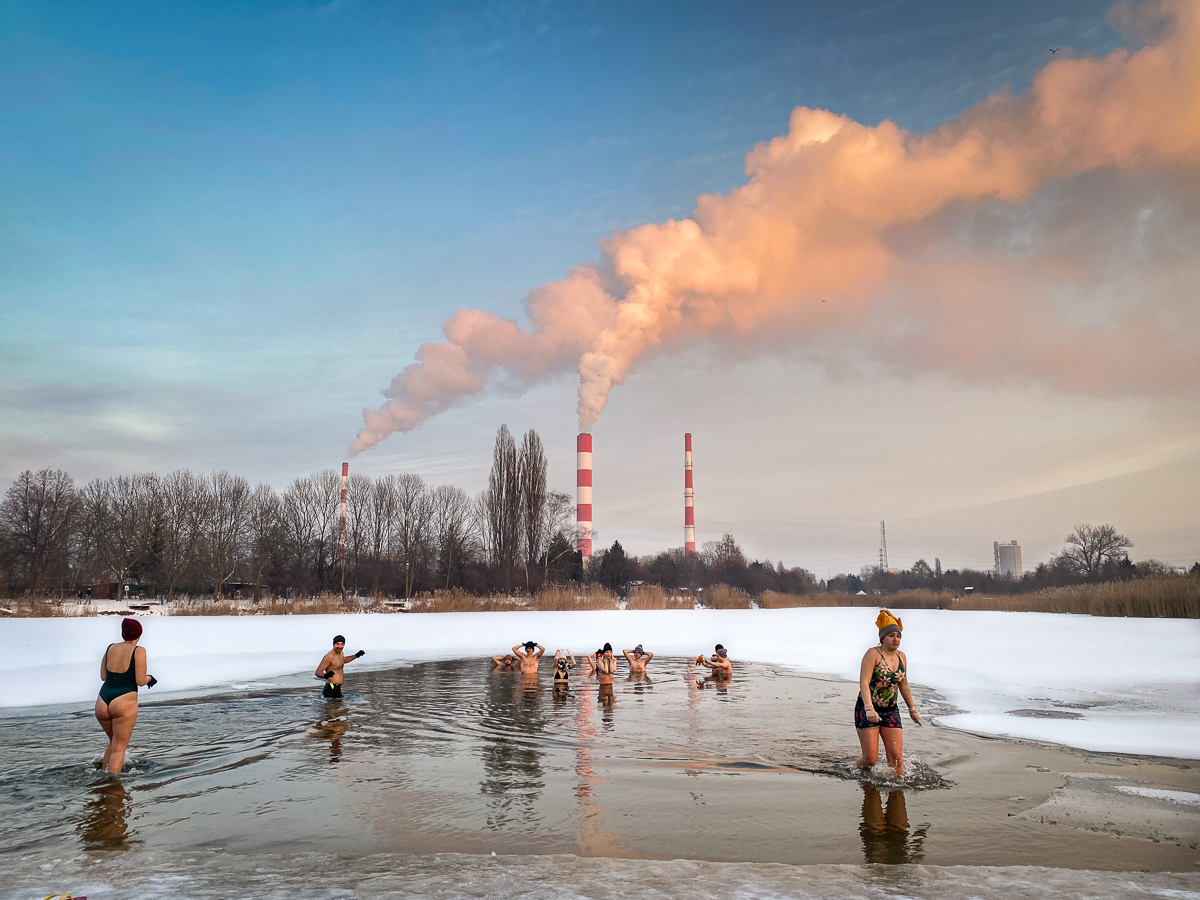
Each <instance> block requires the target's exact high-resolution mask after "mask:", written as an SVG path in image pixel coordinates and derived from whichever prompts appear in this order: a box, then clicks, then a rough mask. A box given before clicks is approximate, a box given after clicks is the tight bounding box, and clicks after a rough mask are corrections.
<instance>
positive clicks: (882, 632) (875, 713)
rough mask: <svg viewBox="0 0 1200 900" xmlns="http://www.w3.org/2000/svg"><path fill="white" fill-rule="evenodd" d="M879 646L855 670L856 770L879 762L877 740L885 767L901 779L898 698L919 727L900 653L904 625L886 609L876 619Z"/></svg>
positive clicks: (902, 737) (901, 746)
mask: <svg viewBox="0 0 1200 900" xmlns="http://www.w3.org/2000/svg"><path fill="white" fill-rule="evenodd" d="M875 627H876V628H878V629H879V646H878V647H872V648H871V649H870V650H868V651H867V652H866V653H865V654H863V659H862V665H861V666H860V667H859V671H858V689H859V693H858V702H857V703H855V704H854V727H855V728H856V729H857V731H858V741H859V744H861V746H862V756H861V757H860V758H859V760H858V768H859V771H861V772H866V771H867V770H869V769H870V768H871V767H872V766H874V765H875V761H876V760H878V759H879V739H880V738H882V739H883V749H884V752H885V753H886V754H887V761H888V765H889V766H891V767H892V769H893V770H894V771H895V772H896V775H897V776H898V777H900V778H903V777H904V732H903V731H902V730H901V729H902V728H903V723H902V722H901V721H900V708H899V703H898V702H897V700H898V698H899V697H903V698H904V703H905V704H906V705H907V706H908V714H909V716H910V717H911V718H912V720H913V721H914V722H916V723H917V724H918V725H921V724H922V722H921V714H920V713H919V712H917V707H916V704H915V703H914V702H913V697H912V691H911V690H909V687H908V659H907V657H905V655H904V654H903V653H902V652H900V633H901V632H902V631H903V630H904V624H903V623H902V622H901V621H900V619H899V618H897V617H896V616H894V615H892V614H891V612H890V611H889V610H886V609H881V610H880V611H879V617H878V618H877V619H876V620H875Z"/></svg>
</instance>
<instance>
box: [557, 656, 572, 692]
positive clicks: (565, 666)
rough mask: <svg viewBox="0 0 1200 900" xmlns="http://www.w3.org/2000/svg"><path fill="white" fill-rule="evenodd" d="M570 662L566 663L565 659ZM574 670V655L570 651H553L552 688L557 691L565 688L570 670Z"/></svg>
mask: <svg viewBox="0 0 1200 900" xmlns="http://www.w3.org/2000/svg"><path fill="white" fill-rule="evenodd" d="M568 658H569V659H570V662H567V659H568ZM573 668H575V654H574V653H572V652H571V651H570V650H555V651H554V686H555V687H556V688H558V689H559V690H563V689H565V688H566V686H567V685H568V683H569V681H570V677H571V670H572V669H573Z"/></svg>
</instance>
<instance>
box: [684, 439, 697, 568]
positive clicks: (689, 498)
mask: <svg viewBox="0 0 1200 900" xmlns="http://www.w3.org/2000/svg"><path fill="white" fill-rule="evenodd" d="M695 505H696V493H695V491H694V490H693V488H692V435H691V434H690V433H688V434H685V435H684V436H683V552H684V555H685V556H692V555H694V554H695V552H696V509H695Z"/></svg>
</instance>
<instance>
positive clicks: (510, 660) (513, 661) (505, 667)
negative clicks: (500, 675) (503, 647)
mask: <svg viewBox="0 0 1200 900" xmlns="http://www.w3.org/2000/svg"><path fill="white" fill-rule="evenodd" d="M492 662H494V663H495V664H496V668H497V669H499V670H500V671H501V672H511V671H512V670H513V669H514V668H516V665H517V658H516V657H515V656H513V655H512V654H511V653H505V654H504V655H503V656H493V657H492Z"/></svg>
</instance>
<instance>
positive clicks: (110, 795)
mask: <svg viewBox="0 0 1200 900" xmlns="http://www.w3.org/2000/svg"><path fill="white" fill-rule="evenodd" d="M130 807H131V804H130V801H129V792H128V791H127V790H126V789H125V785H124V784H122V783H121V780H120V779H119V778H111V779H107V780H106V781H105V782H104V783H103V784H101V785H100V786H98V787H96V788H94V789H93V790H92V796H91V797H90V798H89V799H88V801H87V803H85V804H84V806H83V819H82V821H80V823H79V826H78V828H77V831H78V832H79V839H80V841H81V842H82V843H83V849H84V850H128V849H129V838H130V831H129V822H128V820H129V810H130Z"/></svg>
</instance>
